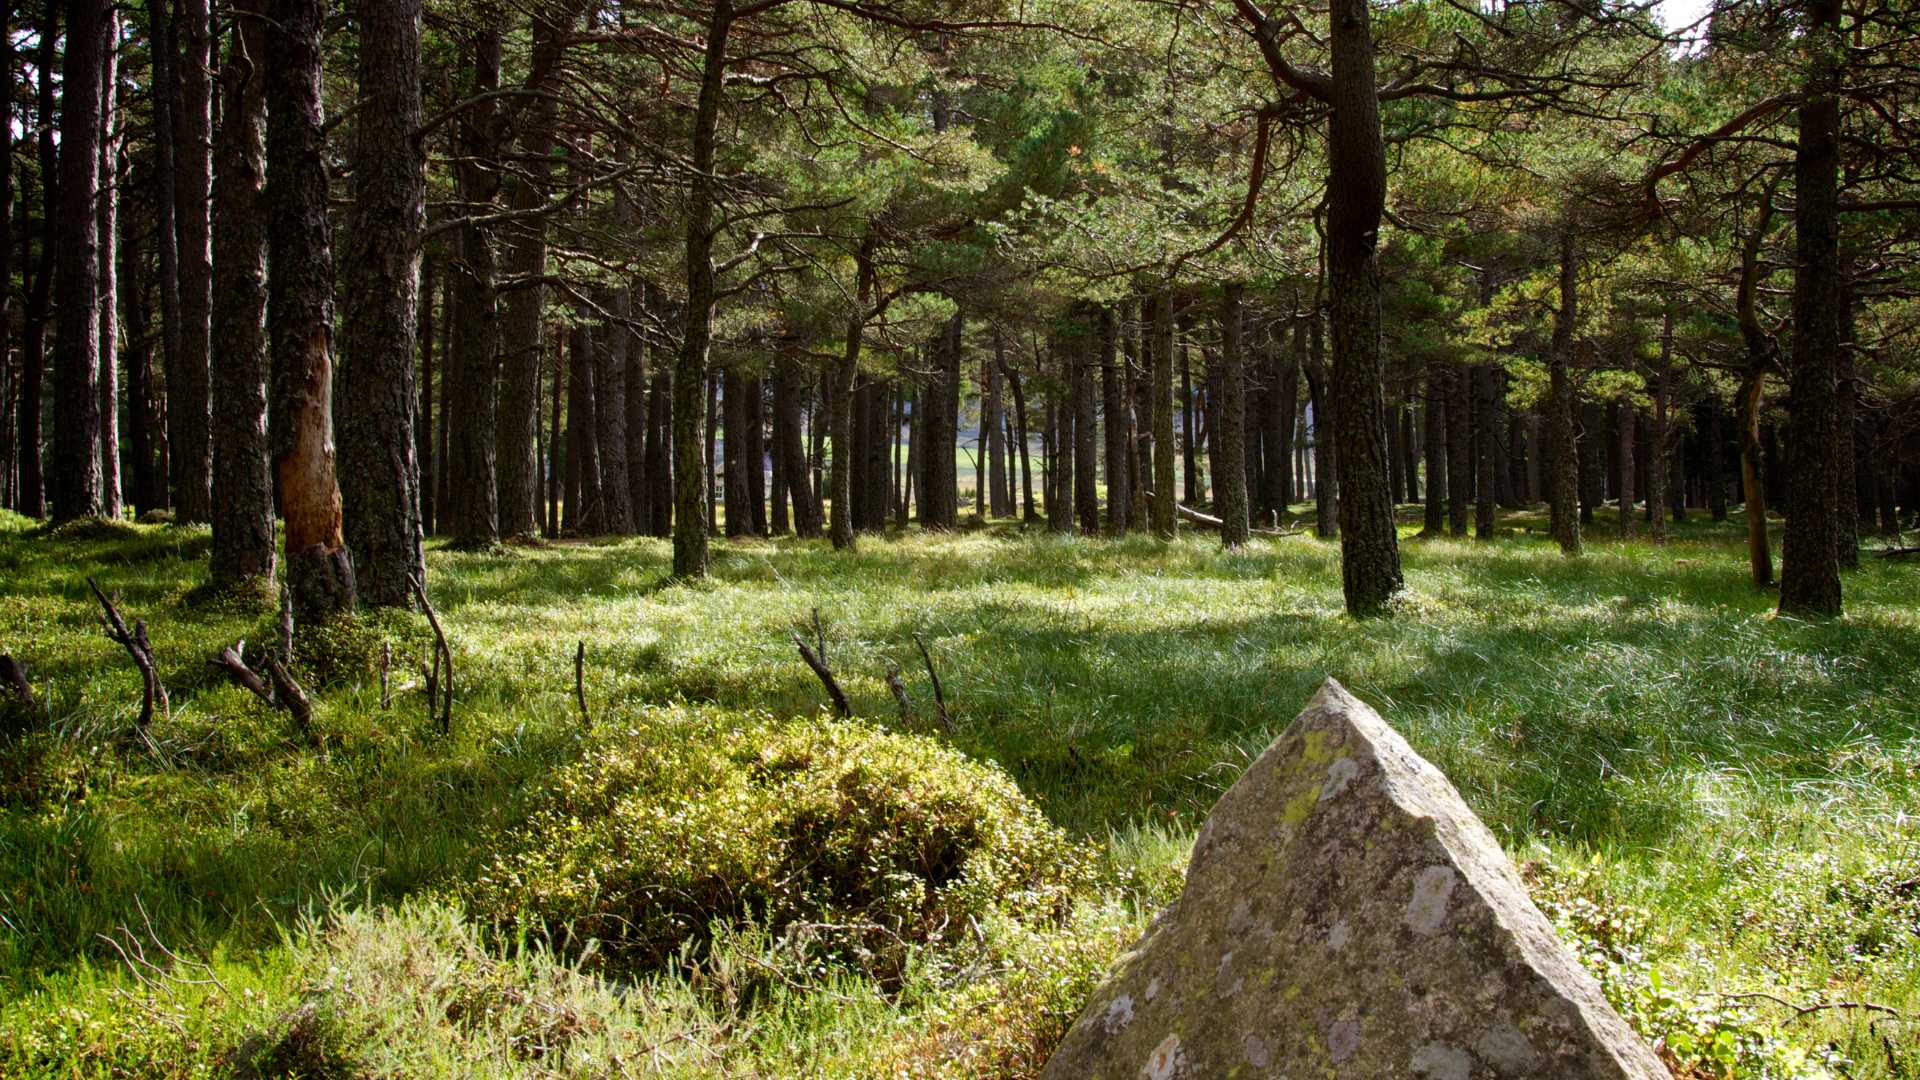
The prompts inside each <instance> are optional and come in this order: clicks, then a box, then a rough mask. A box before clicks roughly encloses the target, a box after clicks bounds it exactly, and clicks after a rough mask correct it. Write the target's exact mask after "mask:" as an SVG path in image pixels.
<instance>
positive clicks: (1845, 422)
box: [102, 285, 1860, 570]
mask: <svg viewBox="0 0 1920 1080" xmlns="http://www.w3.org/2000/svg"><path fill="white" fill-rule="evenodd" d="M1842 293H1843V295H1844V297H1845V298H1844V299H1843V300H1842V302H1841V312H1842V314H1841V320H1840V323H1841V325H1840V330H1841V335H1840V346H1839V348H1838V350H1836V352H1835V354H1834V414H1833V511H1834V522H1833V530H1834V537H1833V547H1834V557H1835V559H1836V560H1837V561H1838V562H1839V564H1840V566H1841V567H1842V568H1844V569H1848V570H1851V569H1855V568H1857V567H1859V565H1860V485H1859V480H1858V473H1859V466H1858V464H1857V463H1856V461H1855V453H1854V440H1855V438H1856V437H1857V436H1856V433H1855V427H1856V425H1857V424H1858V423H1859V408H1858V405H1857V402H1856V399H1857V397H1858V395H1859V387H1858V385H1857V384H1856V383H1855V381H1854V370H1853V350H1854V348H1855V342H1856V340H1857V338H1856V337H1855V334H1854V320H1853V288H1852V286H1850V285H1849V286H1846V287H1844V288H1843V290H1842ZM107 430H110V427H109V426H108V425H102V431H103V432H104V431H107Z"/></svg>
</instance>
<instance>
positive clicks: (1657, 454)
mask: <svg viewBox="0 0 1920 1080" xmlns="http://www.w3.org/2000/svg"><path fill="white" fill-rule="evenodd" d="M1672 359H1673V312H1672V311H1671V310H1669V311H1668V312H1666V313H1665V314H1664V315H1663V316H1662V318H1661V325H1660V358H1659V359H1658V360H1657V361H1656V362H1655V363H1656V365H1657V366H1655V368H1654V370H1653V380H1652V381H1653V436H1652V439H1651V440H1650V441H1651V442H1652V444H1653V445H1652V446H1651V447H1650V449H1651V450H1652V453H1651V454H1650V455H1648V461H1647V513H1648V515H1649V517H1650V522H1649V523H1650V524H1651V525H1652V526H1653V529H1652V533H1653V542H1654V543H1656V544H1664V543H1666V542H1667V512H1668V503H1670V502H1671V501H1672V493H1673V477H1672V475H1671V470H1670V468H1669V464H1670V463H1669V461H1668V456H1669V455H1671V454H1672V453H1673V429H1672V424H1671V423H1670V421H1669V418H1668V393H1667V384H1668V379H1669V375H1668V364H1669V363H1670V362H1671V361H1672Z"/></svg>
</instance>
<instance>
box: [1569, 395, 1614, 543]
mask: <svg viewBox="0 0 1920 1080" xmlns="http://www.w3.org/2000/svg"><path fill="white" fill-rule="evenodd" d="M1577 415H1578V417H1579V421H1578V427H1577V429H1576V430H1577V434H1576V435H1575V439H1574V447H1575V453H1576V455H1577V457H1578V461H1579V465H1580V524H1582V525H1591V524H1593V515H1594V513H1595V511H1596V510H1597V509H1598V508H1599V506H1600V504H1601V502H1603V501H1605V499H1606V495H1607V469H1606V459H1607V432H1606V427H1607V414H1606V410H1604V409H1602V408H1601V407H1600V404H1599V403H1598V402H1594V401H1583V402H1581V403H1580V409H1579V412H1578V414H1577Z"/></svg>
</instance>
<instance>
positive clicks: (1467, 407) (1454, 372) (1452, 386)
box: [1447, 365, 1473, 536]
mask: <svg viewBox="0 0 1920 1080" xmlns="http://www.w3.org/2000/svg"><path fill="white" fill-rule="evenodd" d="M1472 382H1473V369H1472V368H1470V367H1464V366H1458V365H1456V366H1454V367H1452V368H1449V369H1448V371H1447V532H1448V533H1450V534H1452V535H1454V536H1465V535H1467V508H1468V506H1469V505H1470V501H1469V500H1471V499H1472V498H1473V475H1472V474H1473V417H1472V411H1471V409H1472V406H1471V401H1472V397H1473V391H1472V389H1471V386H1472Z"/></svg>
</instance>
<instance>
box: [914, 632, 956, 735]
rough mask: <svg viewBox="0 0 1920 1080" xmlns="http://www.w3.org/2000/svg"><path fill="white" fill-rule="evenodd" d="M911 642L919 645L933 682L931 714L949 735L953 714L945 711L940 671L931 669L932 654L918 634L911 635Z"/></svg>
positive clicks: (945, 698)
mask: <svg viewBox="0 0 1920 1080" xmlns="http://www.w3.org/2000/svg"><path fill="white" fill-rule="evenodd" d="M913 643H914V644H915V645H918V646H920V659H921V660H922V661H923V662H925V664H926V665H927V678H928V679H930V680H932V682H933V716H934V719H936V720H938V721H940V729H941V730H942V731H945V732H947V733H948V734H949V735H951V734H952V733H953V716H952V714H950V713H948V712H947V694H946V691H945V690H944V689H942V688H941V686H940V673H939V672H938V671H935V670H934V669H933V654H932V653H930V652H928V651H927V643H926V642H924V641H922V640H920V635H919V634H915V635H913Z"/></svg>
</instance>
